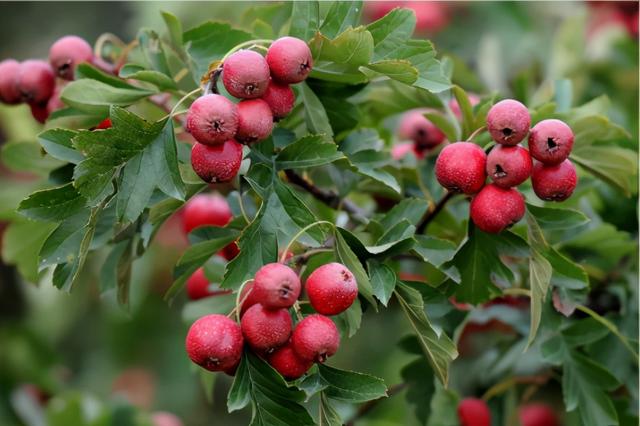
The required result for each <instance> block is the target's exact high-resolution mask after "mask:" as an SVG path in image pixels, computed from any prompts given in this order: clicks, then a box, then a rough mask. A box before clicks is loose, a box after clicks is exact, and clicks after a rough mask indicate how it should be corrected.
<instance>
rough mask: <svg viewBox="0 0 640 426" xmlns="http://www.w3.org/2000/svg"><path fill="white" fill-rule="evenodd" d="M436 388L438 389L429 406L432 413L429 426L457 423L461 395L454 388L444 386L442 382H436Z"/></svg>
mask: <svg viewBox="0 0 640 426" xmlns="http://www.w3.org/2000/svg"><path fill="white" fill-rule="evenodd" d="M435 388H436V390H435V393H434V395H433V398H431V404H430V406H429V408H430V411H431V415H430V416H429V422H428V423H427V426H450V425H457V424H458V421H459V417H458V405H459V403H460V397H459V396H458V394H457V393H456V392H455V391H454V390H451V389H445V388H443V387H442V385H440V383H436V384H435Z"/></svg>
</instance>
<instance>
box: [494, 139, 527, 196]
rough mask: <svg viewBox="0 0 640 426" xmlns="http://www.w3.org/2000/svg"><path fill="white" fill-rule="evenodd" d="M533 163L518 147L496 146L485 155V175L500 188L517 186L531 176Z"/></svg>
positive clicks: (523, 150) (524, 150)
mask: <svg viewBox="0 0 640 426" xmlns="http://www.w3.org/2000/svg"><path fill="white" fill-rule="evenodd" d="M532 167H533V162H532V161H531V156H530V155H529V151H527V150H526V149H525V148H523V147H521V146H520V145H515V146H506V145H496V146H494V147H493V149H492V150H491V152H489V155H487V174H488V175H489V177H490V178H491V180H492V181H493V183H495V184H496V185H498V186H499V187H501V188H511V187H513V186H518V185H520V184H521V183H522V182H524V181H525V180H527V179H528V178H529V176H531V169H532Z"/></svg>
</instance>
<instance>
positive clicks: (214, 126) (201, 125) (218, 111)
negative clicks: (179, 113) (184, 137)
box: [186, 94, 238, 145]
mask: <svg viewBox="0 0 640 426" xmlns="http://www.w3.org/2000/svg"><path fill="white" fill-rule="evenodd" d="M186 129H187V131H188V132H189V133H191V135H193V137H194V138H195V139H196V140H197V141H198V142H200V143H202V144H205V145H221V144H224V143H225V142H226V141H228V140H229V139H232V138H233V137H234V136H235V134H236V132H237V131H238V107H237V106H236V104H234V103H233V102H231V101H230V100H229V99H227V98H225V97H224V96H222V95H216V94H210V95H204V96H201V97H199V98H198V99H196V100H195V102H193V103H192V104H191V106H190V107H189V111H188V112H187V124H186Z"/></svg>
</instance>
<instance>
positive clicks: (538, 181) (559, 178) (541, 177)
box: [531, 160, 578, 201]
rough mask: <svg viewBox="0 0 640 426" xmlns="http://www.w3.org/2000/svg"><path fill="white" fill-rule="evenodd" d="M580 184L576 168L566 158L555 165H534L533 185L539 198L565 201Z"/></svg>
mask: <svg viewBox="0 0 640 426" xmlns="http://www.w3.org/2000/svg"><path fill="white" fill-rule="evenodd" d="M577 184H578V175H577V174H576V168H575V167H574V166H573V164H571V161H569V160H564V161H563V162H562V163H560V164H557V165H555V166H545V165H544V164H542V163H538V162H536V164H534V165H533V174H532V175H531V185H532V186H533V191H534V192H535V193H536V195H537V196H538V198H540V199H541V200H545V201H564V200H566V199H567V198H569V197H570V196H571V194H573V190H574V189H576V185H577Z"/></svg>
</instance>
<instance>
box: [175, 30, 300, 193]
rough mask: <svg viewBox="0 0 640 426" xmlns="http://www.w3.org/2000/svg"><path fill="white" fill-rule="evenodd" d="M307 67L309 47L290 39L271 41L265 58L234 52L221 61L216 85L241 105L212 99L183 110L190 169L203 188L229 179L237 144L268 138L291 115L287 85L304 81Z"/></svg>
mask: <svg viewBox="0 0 640 426" xmlns="http://www.w3.org/2000/svg"><path fill="white" fill-rule="evenodd" d="M312 66H313V58H312V57H311V51H310V50H309V47H308V46H307V44H306V43H305V42H304V41H302V40H300V39H298V38H294V37H282V38H279V39H278V40H276V41H274V42H273V43H272V44H271V46H270V47H269V49H268V51H267V54H266V57H265V56H262V55H261V54H259V53H258V52H255V51H253V50H239V51H237V52H235V53H233V54H231V55H230V56H229V57H228V58H226V59H225V60H224V62H223V64H222V83H223V85H224V87H225V89H226V90H227V92H229V94H230V95H231V96H234V97H236V98H240V99H242V100H241V101H240V102H238V103H237V104H235V103H233V102H232V101H231V100H229V99H228V98H226V97H224V96H222V95H219V94H215V93H212V94H207V95H204V96H202V97H200V98H198V99H197V100H196V101H195V102H194V103H193V104H192V105H191V107H190V108H189V111H188V113H187V120H186V129H187V131H189V132H190V133H191V135H192V136H193V137H194V138H195V139H196V141H197V143H195V144H194V145H193V148H192V151H191V164H192V166H193V170H194V171H195V172H196V173H197V174H198V176H200V178H201V179H202V180H204V181H205V182H209V183H212V182H227V181H229V180H231V179H233V178H234V177H235V176H236V174H237V173H238V169H239V168H240V163H241V162H242V145H241V144H240V143H252V142H257V141H260V140H262V139H265V138H267V137H269V135H270V134H271V131H272V129H273V122H274V120H278V119H280V118H284V117H285V116H287V114H289V113H290V112H291V110H292V109H293V104H294V101H295V96H294V93H293V90H292V89H291V87H290V86H289V85H290V84H295V83H300V82H301V81H303V80H305V79H306V78H307V76H308V75H309V72H311V67H312ZM214 86H215V85H214ZM213 90H214V91H215V90H216V89H215V87H214V88H213Z"/></svg>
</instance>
